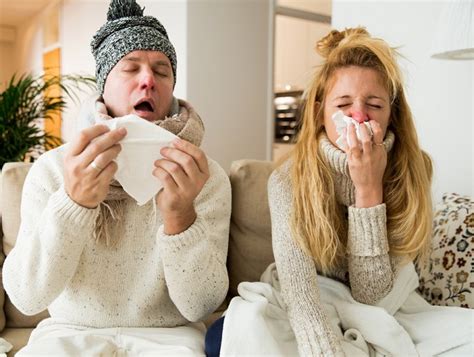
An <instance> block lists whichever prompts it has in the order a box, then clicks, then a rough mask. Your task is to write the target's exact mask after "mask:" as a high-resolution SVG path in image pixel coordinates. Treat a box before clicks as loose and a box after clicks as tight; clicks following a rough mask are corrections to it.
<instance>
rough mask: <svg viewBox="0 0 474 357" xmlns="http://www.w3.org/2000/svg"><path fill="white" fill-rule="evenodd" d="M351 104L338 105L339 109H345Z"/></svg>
mask: <svg viewBox="0 0 474 357" xmlns="http://www.w3.org/2000/svg"><path fill="white" fill-rule="evenodd" d="M351 104H352V103H344V104H338V105H337V107H338V108H345V107H347V106H349V105H351Z"/></svg>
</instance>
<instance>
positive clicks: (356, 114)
mask: <svg viewBox="0 0 474 357" xmlns="http://www.w3.org/2000/svg"><path fill="white" fill-rule="evenodd" d="M349 116H350V117H352V119H354V120H355V121H357V122H359V123H363V122H364V121H367V120H369V117H368V116H367V113H365V112H364V111H360V110H351V111H350V112H349Z"/></svg>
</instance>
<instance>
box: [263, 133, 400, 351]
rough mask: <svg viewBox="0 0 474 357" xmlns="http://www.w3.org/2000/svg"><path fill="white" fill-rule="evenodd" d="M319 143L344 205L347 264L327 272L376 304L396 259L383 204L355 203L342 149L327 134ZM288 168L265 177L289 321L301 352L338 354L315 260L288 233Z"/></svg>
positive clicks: (387, 143) (363, 299) (387, 285)
mask: <svg viewBox="0 0 474 357" xmlns="http://www.w3.org/2000/svg"><path fill="white" fill-rule="evenodd" d="M393 141H394V136H393V133H391V132H389V133H388V134H387V139H386V140H385V147H386V149H387V150H390V149H391V147H392V145H393ZM321 149H322V150H321V151H322V152H323V153H324V155H325V158H326V160H327V162H328V163H329V164H330V165H331V167H332V169H333V173H334V175H335V176H334V177H335V181H336V182H337V185H338V186H337V196H338V197H337V199H338V201H339V202H340V203H342V204H344V205H345V206H347V207H348V228H349V229H348V237H347V238H348V241H347V261H346V262H344V266H346V268H344V269H338V270H334V271H332V272H331V273H330V274H329V276H331V277H334V278H336V279H338V280H341V281H343V282H345V283H346V284H347V285H349V286H350V288H351V291H352V295H353V297H354V299H355V300H357V301H359V302H361V303H364V304H375V303H376V302H377V301H378V300H380V299H381V298H382V297H384V296H385V295H386V294H387V293H388V292H389V291H390V289H391V288H392V283H393V276H394V274H395V269H396V266H397V264H398V260H397V259H393V262H391V259H390V256H389V254H388V251H389V246H388V240H387V228H386V214H385V204H381V205H378V206H375V207H371V208H355V207H354V206H353V204H354V197H355V196H354V186H353V184H352V181H351V179H350V176H349V171H348V167H347V158H346V154H345V153H343V152H342V151H341V150H339V149H338V148H336V147H334V146H333V145H332V143H331V142H330V141H329V140H328V139H327V137H323V138H322V140H321ZM290 169H291V163H290V162H289V161H287V162H285V163H284V164H283V165H282V166H281V167H280V168H279V169H277V170H276V171H274V172H273V174H272V175H271V177H270V179H269V183H268V192H269V202H270V212H271V219H272V237H273V251H274V254H275V261H276V265H277V270H278V276H279V279H280V281H281V287H282V295H283V298H284V300H285V303H286V305H287V308H288V316H289V320H290V324H291V326H292V328H293V331H294V333H295V335H296V340H297V343H298V350H299V353H300V355H301V356H334V355H342V354H343V352H342V349H341V346H340V343H339V342H338V339H337V338H336V335H335V334H334V332H333V331H332V329H331V328H330V326H329V323H328V321H327V318H326V315H325V314H324V311H323V309H322V306H321V303H320V299H319V290H318V285H317V281H316V275H317V271H316V267H315V264H314V262H313V260H312V258H310V257H309V256H308V255H306V254H305V253H304V252H303V250H302V249H301V248H300V247H299V246H298V245H297V243H296V242H295V240H294V239H293V237H292V236H291V231H290V218H291V209H292V208H291V207H292V190H291V178H290ZM392 265H393V267H392Z"/></svg>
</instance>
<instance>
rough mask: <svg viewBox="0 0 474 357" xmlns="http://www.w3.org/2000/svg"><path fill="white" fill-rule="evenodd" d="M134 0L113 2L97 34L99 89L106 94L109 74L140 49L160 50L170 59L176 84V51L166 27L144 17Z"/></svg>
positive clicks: (93, 45) (94, 51) (94, 49)
mask: <svg viewBox="0 0 474 357" xmlns="http://www.w3.org/2000/svg"><path fill="white" fill-rule="evenodd" d="M144 9H145V8H143V9H141V8H140V6H139V5H138V4H137V3H136V2H135V0H112V1H111V2H110V6H109V11H108V12H107V22H106V23H105V25H103V26H102V27H101V28H100V29H99V30H98V31H97V33H96V34H95V35H94V37H93V39H92V42H91V48H92V54H93V55H94V58H95V62H96V70H95V75H96V79H97V87H98V89H99V91H100V93H101V94H103V93H104V85H105V80H106V78H107V76H108V74H109V72H110V71H111V70H112V68H114V66H115V65H116V64H117V62H118V61H120V60H121V59H122V57H124V56H125V55H127V54H128V53H130V52H132V51H137V50H144V51H146V50H151V51H160V52H162V53H164V54H165V55H166V57H168V58H169V60H170V62H171V67H172V69H173V75H174V84H176V52H175V50H174V47H173V45H172V44H171V42H170V40H169V39H168V34H167V33H166V30H165V28H164V27H163V25H162V24H161V23H160V22H159V21H158V20H157V19H156V18H154V17H153V16H143V10H144Z"/></svg>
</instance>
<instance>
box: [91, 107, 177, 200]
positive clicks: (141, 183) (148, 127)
mask: <svg viewBox="0 0 474 357" xmlns="http://www.w3.org/2000/svg"><path fill="white" fill-rule="evenodd" d="M98 124H104V125H107V126H108V127H109V128H110V129H111V130H113V129H118V128H122V127H123V128H126V129H127V135H126V136H125V138H124V139H123V140H122V141H121V142H120V145H121V146H122V150H121V151H120V153H119V154H118V156H117V158H116V159H115V162H116V163H117V166H118V170H117V172H116V173H115V179H116V180H117V181H118V182H119V183H120V184H121V185H122V187H123V189H124V190H125V192H127V193H128V194H129V195H130V196H131V197H133V198H134V199H135V200H136V201H137V204H138V205H140V206H141V205H143V204H145V203H146V202H148V201H149V200H150V199H151V198H153V197H154V196H155V195H156V194H157V193H158V192H159V191H160V190H161V189H162V188H163V185H162V184H161V182H160V181H159V180H158V179H157V178H156V177H155V176H153V174H152V172H153V170H154V167H155V166H154V162H155V161H156V160H158V159H161V158H162V156H161V155H160V149H161V148H162V147H165V146H169V145H170V143H171V142H172V141H173V140H174V139H176V138H177V136H176V135H174V134H173V133H171V132H169V131H168V130H165V129H163V128H161V127H159V126H158V125H155V124H152V123H150V122H148V121H146V120H145V119H142V118H140V117H139V116H136V115H134V114H130V115H126V116H123V117H119V118H115V119H110V120H106V121H101V122H100V123H98Z"/></svg>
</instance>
